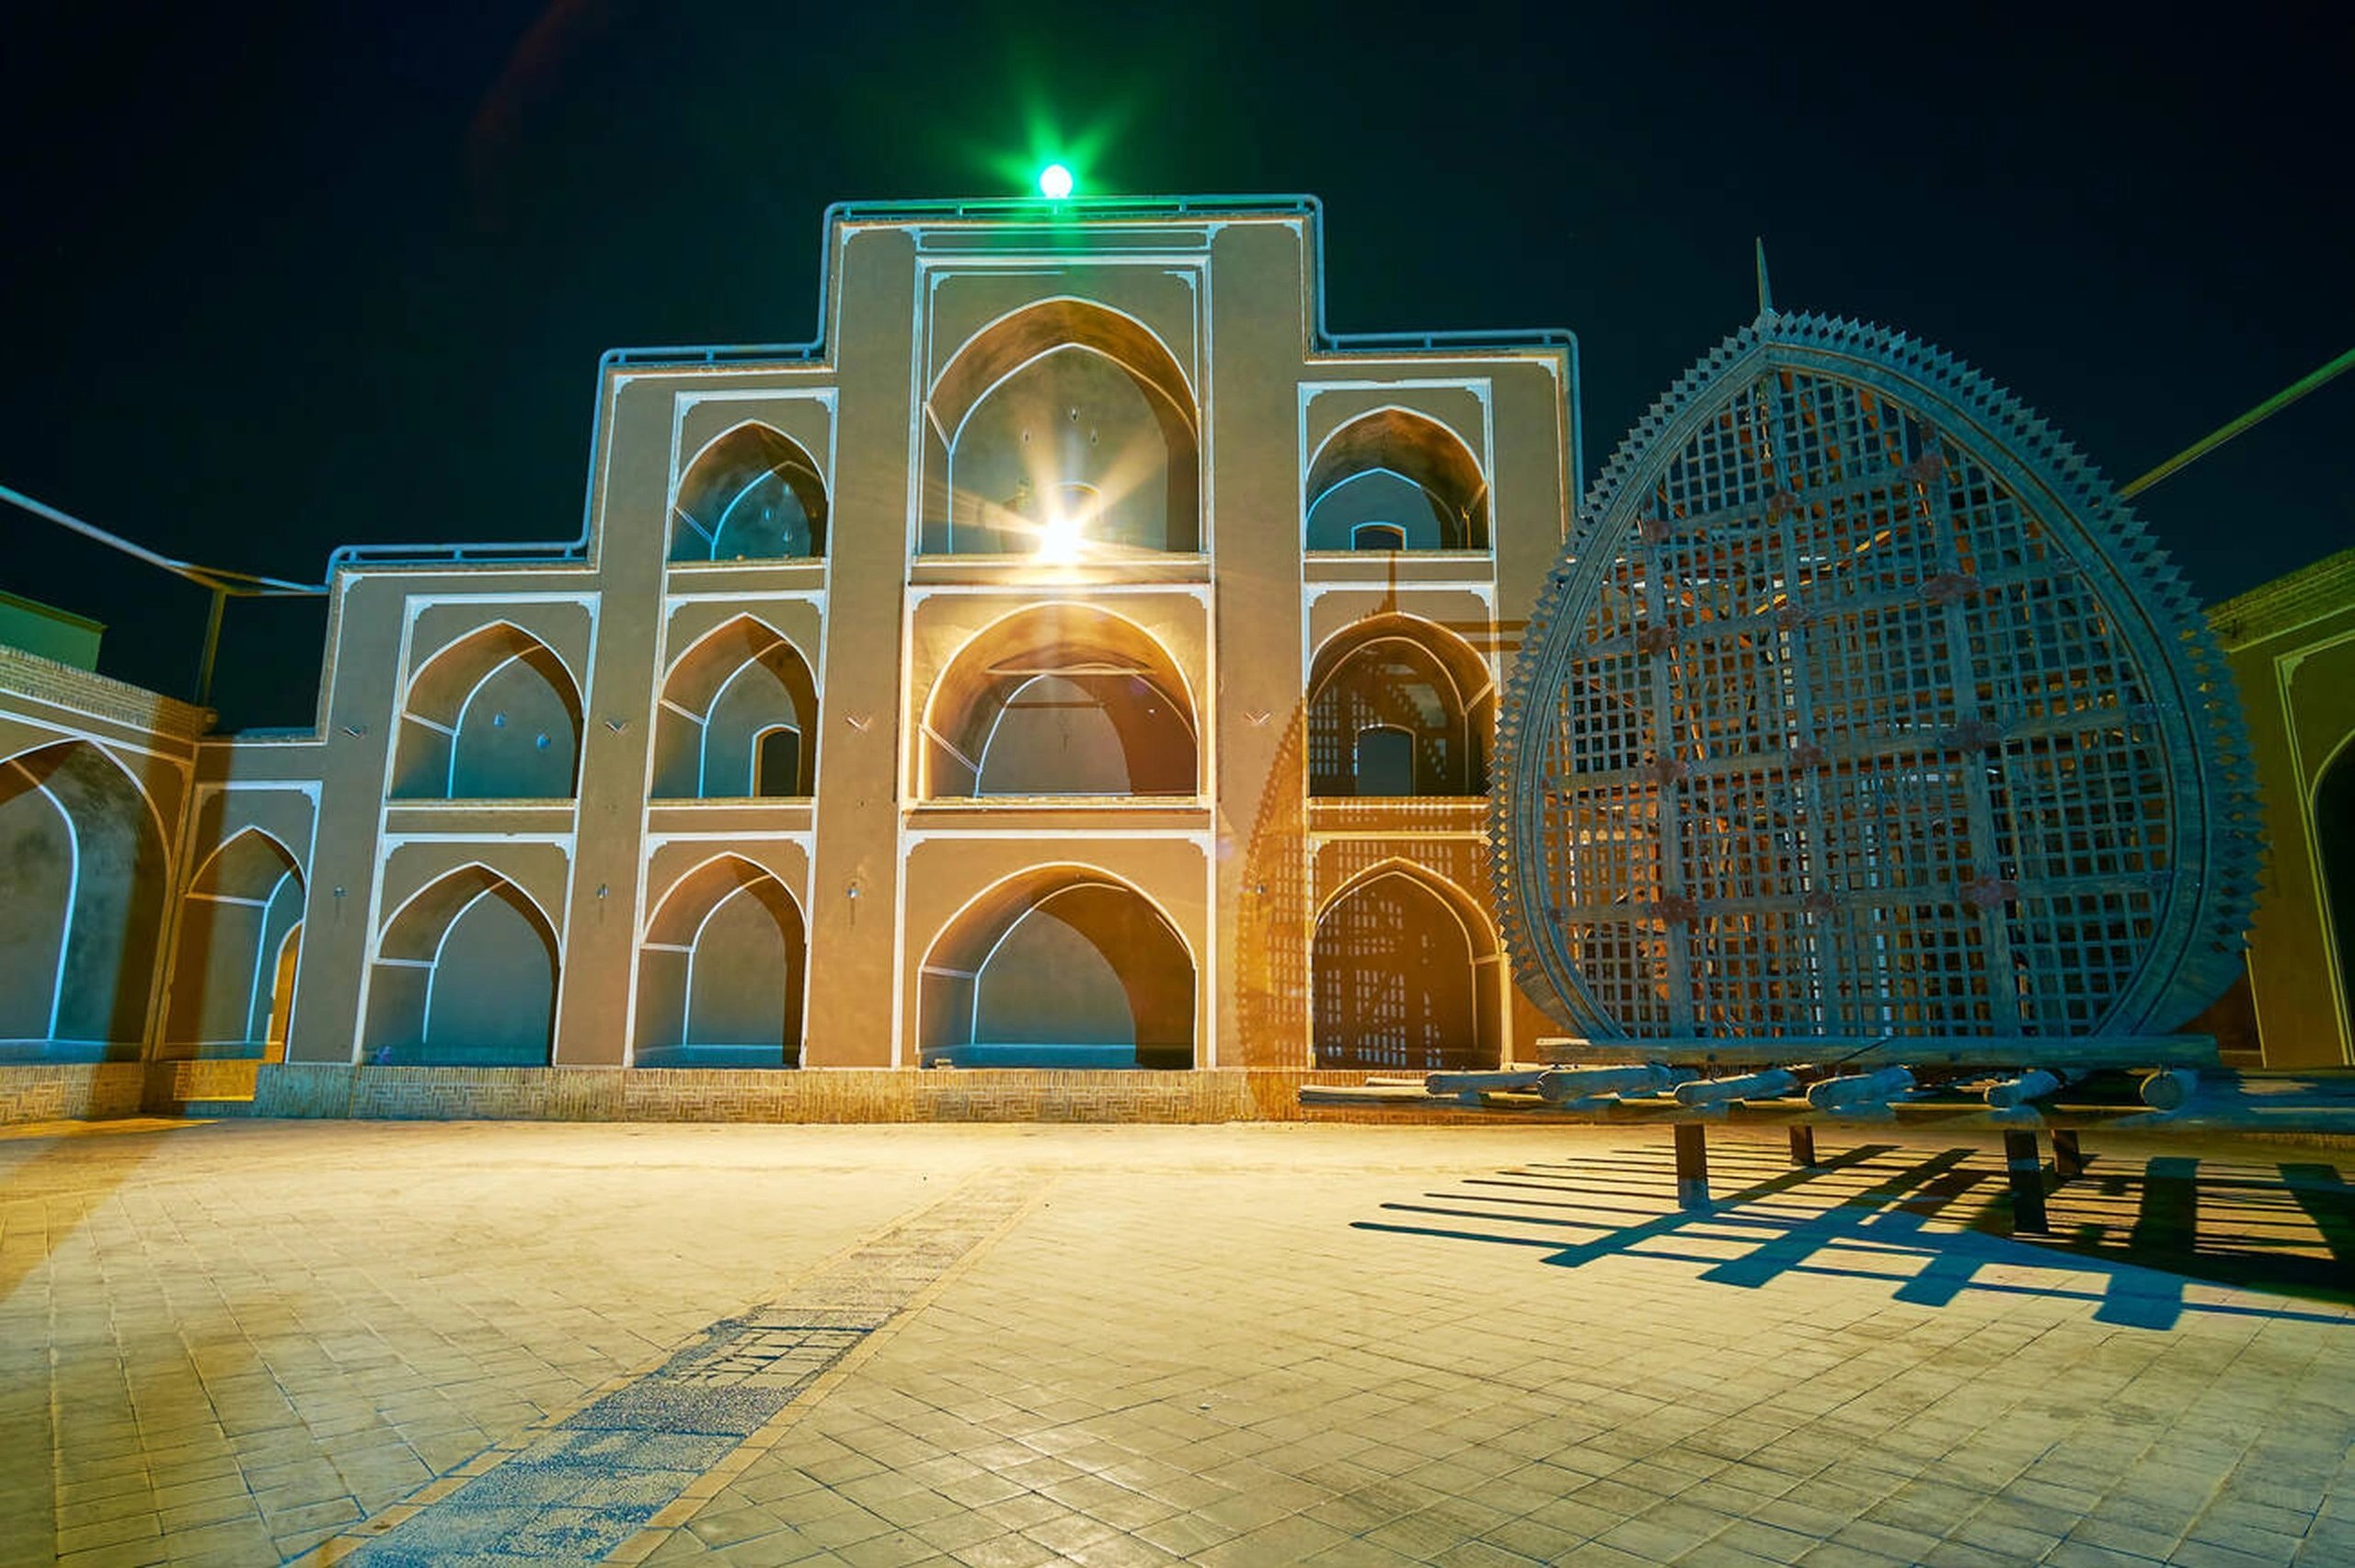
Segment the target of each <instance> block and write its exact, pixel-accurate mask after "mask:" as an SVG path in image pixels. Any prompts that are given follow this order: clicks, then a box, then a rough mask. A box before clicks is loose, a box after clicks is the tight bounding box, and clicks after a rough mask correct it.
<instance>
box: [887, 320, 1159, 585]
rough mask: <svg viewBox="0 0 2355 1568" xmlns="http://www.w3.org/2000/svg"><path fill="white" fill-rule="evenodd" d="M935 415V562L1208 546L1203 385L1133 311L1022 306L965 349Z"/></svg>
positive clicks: (930, 504) (928, 530)
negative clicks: (1199, 392)
mask: <svg viewBox="0 0 2355 1568" xmlns="http://www.w3.org/2000/svg"><path fill="white" fill-rule="evenodd" d="M925 414H926V417H927V418H926V429H927V435H928V437H929V441H930V449H931V450H930V458H929V464H928V467H929V471H930V473H931V474H933V475H936V477H935V478H934V479H933V480H932V481H931V482H929V483H928V485H927V489H926V500H925V530H924V538H923V540H922V541H921V544H920V548H922V549H923V550H925V551H926V552H928V553H947V554H952V555H1046V556H1049V557H1050V558H1054V559H1065V560H1069V559H1078V558H1082V557H1085V556H1102V555H1114V556H1118V555H1137V554H1143V553H1160V552H1165V551H1172V552H1191V551H1195V550H1198V549H1200V547H1201V522H1200V438H1199V435H1198V431H1199V429H1200V415H1199V412H1198V410H1197V407H1196V403H1195V398H1194V395H1193V390H1192V388H1191V386H1190V385H1189V383H1188V381H1187V378H1186V374H1185V372H1184V371H1183V370H1181V369H1180V368H1179V366H1178V364H1177V360H1176V359H1175V358H1174V357H1173V356H1172V355H1171V354H1170V352H1169V349H1168V348H1167V347H1166V345H1164V344H1163V342H1162V341H1161V339H1160V338H1158V337H1156V336H1155V334H1154V333H1153V332H1152V331H1151V330H1150V329H1149V328H1147V327H1146V326H1144V325H1143V323H1142V322H1140V321H1138V320H1137V319H1136V318H1134V317H1133V316H1130V315H1123V314H1122V313H1120V312H1119V311H1114V310H1109V309H1107V308H1106V307H1104V306H1102V305H1099V304H1096V303H1091V302H1089V301H1086V300H1077V299H1056V300H1045V301H1041V302H1040V303H1036V304H1033V305H1029V306H1027V307H1025V308H1024V309H1021V310H1018V311H1016V312H1014V313H1013V314H1012V315H1006V316H1004V317H1002V318H1000V319H999V320H998V321H996V322H994V323H992V324H991V325H990V326H986V327H984V328H983V329H982V331H980V332H979V333H977V334H975V335H974V337H973V338H971V339H970V340H969V341H968V342H966V343H965V344H964V346H963V347H961V348H960V349H958V351H957V352H956V354H955V355H954V356H952V357H951V359H950V360H949V361H948V364H947V366H945V367H944V368H943V369H942V371H941V372H940V375H939V377H938V378H937V379H936V381H935V382H934V383H933V387H932V391H931V394H930V395H929V396H928V397H927V398H926V399H925Z"/></svg>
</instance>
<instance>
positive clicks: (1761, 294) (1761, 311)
mask: <svg viewBox="0 0 2355 1568" xmlns="http://www.w3.org/2000/svg"><path fill="white" fill-rule="evenodd" d="M1774 314H1775V290H1774V286H1773V285H1772V284H1770V283H1769V282H1767V280H1766V239H1765V236H1764V235H1760V236H1759V238H1758V315H1759V319H1760V320H1762V321H1763V320H1764V319H1765V318H1766V317H1767V316H1770V315H1774Z"/></svg>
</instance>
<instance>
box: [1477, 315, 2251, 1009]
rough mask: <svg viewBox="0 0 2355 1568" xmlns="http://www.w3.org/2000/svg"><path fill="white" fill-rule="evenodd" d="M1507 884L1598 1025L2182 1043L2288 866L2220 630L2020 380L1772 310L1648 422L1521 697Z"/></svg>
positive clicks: (1556, 593)
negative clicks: (2275, 878) (2007, 381)
mask: <svg viewBox="0 0 2355 1568" xmlns="http://www.w3.org/2000/svg"><path fill="white" fill-rule="evenodd" d="M1498 761H1499V767H1498V770H1497V772H1498V778H1499V792H1498V807H1497V814H1496V829H1497V838H1498V842H1499V860H1498V869H1499V876H1498V888H1499V904H1500V907H1501V910H1502V912H1503V914H1504V918H1505V922H1506V928H1507V932H1508V936H1509V939H1510V942H1511V948H1512V951H1513V956H1514V960H1515V964H1516V968H1517V971H1518V974H1519V977H1520V979H1521V980H1522V984H1523V985H1524V987H1526V988H1527V989H1528V990H1530V992H1531V993H1532V994H1533V995H1534V996H1535V997H1536V998H1538V999H1539V1000H1540V1001H1541V1002H1543V1003H1544V1004H1545V1005H1546V1006H1547V1007H1548V1009H1549V1011H1552V1012H1553V1013H1555V1015H1556V1016H1557V1019H1559V1021H1560V1022H1561V1023H1562V1024H1564V1025H1565V1026H1567V1027H1568V1028H1571V1029H1573V1030H1576V1031H1578V1032H1580V1033H1584V1034H1590V1035H1617V1034H1631V1035H1637V1036H1671V1037H1681V1036H1757V1035H1769V1036H1772V1035H1792V1036H1809V1035H1831V1036H1854V1035H1873V1036H1877V1035H1881V1034H1893V1035H1898V1036H1911V1035H1924V1036H2010V1037H2025V1038H2028V1039H2032V1040H2034V1039H2051V1040H2054V1041H2059V1040H2061V1039H2064V1038H2066V1037H2068V1036H2084V1035H2091V1034H2119V1033H2133V1032H2138V1031H2148V1030H2153V1029H2164V1028H2168V1027H2172V1026H2174V1025H2176V1024H2179V1023H2180V1022H2181V1021H2182V1020H2183V1019H2184V1018H2185V1017H2187V1016H2188V1014H2189V1013H2193V1012H2195V1011H2197V1009H2198V1008H2199V1007H2200V1005H2202V1004H2204V1003H2205V1002H2206V1001H2209V1000H2211V999H2212V997H2213V996H2214V995H2216V994H2217V993H2218V992H2220V991H2221V990H2223V986H2224V985H2225V984H2227V983H2229V980H2230V979H2231V976H2232V974H2233V973H2234V970H2235V968H2236V967H2237V960H2238V952H2239V946H2240V936H2241V931H2242V929H2243V927H2244V926H2245V925H2246V919H2247V914H2248V911H2249V909H2250V907H2251V903H2252V900H2253V896H2254V889H2255V881H2256V863H2257V850H2256V834H2255V807H2254V804H2253V799H2252V796H2251V792H2250V786H2249V776H2250V775H2249V768H2248V760H2247V749H2246V738H2245V736H2244V734H2243V731H2242V728H2241V724H2240V718H2239V714H2238V710H2237V705H2236V703H2235V701H2234V696H2233V692H2232V690H2231V686H2230V681H2229V679H2228V677H2227V676H2226V675H2225V673H2224V670H2223V659H2222V657H2221V654H2220V653H2219V651H2218V650H2217V648H2216V647H2215V645H2214V643H2213V640H2212V639H2211V637H2210V635H2209V634H2208V632H2207V629H2206V625H2205V623H2204V622H2203V621H2202V619H2201V618H2200V614H2199V612H2198V609H2197V607H2196V605H2195V604H2194V603H2193V602H2192V601H2191V598H2190V596H2189V594H2188V592H2187V591H2185V589H2184V588H2183V586H2182V584H2181V582H2180V580H2179V579H2178V578H2177V577H2176V576H2175V574H2174V572H2173V570H2172V568H2171V567H2167V566H2166V565H2165V562H2164V561H2163V560H2162V559H2161V558H2160V557H2159V555H2158V552H2157V550H2156V548H2155V546H2154V544H2152V543H2151V542H2150V540H2149V539H2148V537H2147V536H2146V535H2145V534H2144V533H2143V532H2142V528H2141V526H2140V524H2139V523H2137V522H2136V521H2134V519H2133V518H2132V516H2131V513H2129V512H2128V511H2127V510H2126V509H2124V507H2123V506H2122V505H2121V504H2120V503H2119V502H2118V501H2117V499H2116V498H2115V497H2114V496H2113V495H2112V494H2111V492H2110V491H2109V489H2108V486H2106V485H2105V484H2104V483H2103V482H2102V481H2101V479H2100V477H2099V476H2098V475H2097V474H2096V473H2095V472H2094V471H2093V470H2092V469H2091V468H2090V467H2089V466H2088V465H2087V464H2085V462H2084V461H2083V460H2082V459H2081V458H2079V457H2078V456H2077V454H2076V453H2075V452H2074V451H2073V450H2072V449H2070V448H2069V447H2068V446H2067V445H2066V444H2065V443H2063V442H2062V441H2059V440H2058V439H2057V438H2055V437H2054V436H2053V435H2052V434H2051V431H2050V430H2049V429H2047V428H2046V427H2045V426H2044V425H2043V424H2042V423H2041V421H2039V420H2036V419H2034V418H2032V417H2030V416H2029V415H2028V413H2027V412H2026V410H2024V409H2022V408H2021V407H2020V406H2018V405H2017V404H2016V402H2014V401H2013V400H2012V399H2011V398H2010V397H2009V396H2008V395H2005V394H2004V393H2002V392H2000V391H1999V390H1997V389H1995V388H1993V386H1991V385H1990V384H1989V383H1986V382H1984V381H1983V380H1982V379H1981V378H1979V377H1978V376H1977V375H1975V374H1973V373H1972V372H1970V371H1969V370H1967V369H1965V368H1963V367H1961V366H1959V365H1957V364H1955V363H1954V362H1953V361H1950V360H1948V359H1947V358H1946V357H1945V356H1943V355H1939V354H1936V353H1935V352H1934V351H1933V350H1930V349H1926V348H1925V347H1924V346H1923V345H1921V344H1918V343H1915V342H1913V341H1912V340H1910V339H1907V338H1902V337H1901V336H1898V335H1896V334H1892V333H1889V332H1886V331H1883V330H1881V329H1878V328H1873V327H1867V326H1859V325H1856V324H1854V323H1846V322H1836V321H1829V320H1825V319H1822V318H1820V317H1811V316H1808V317H1793V316H1781V315H1775V314H1773V313H1771V312H1770V313H1768V314H1766V315H1762V316H1761V318H1760V320H1759V321H1758V322H1757V323H1756V324H1754V325H1753V326H1752V327H1751V328H1749V329H1748V330H1746V331H1744V332H1742V333H1740V334H1738V335H1737V336H1736V337H1734V338H1730V339H1729V340H1728V341H1727V342H1726V343H1725V344H1724V345H1722V346H1721V347H1720V348H1719V349H1717V351H1716V352H1715V353H1714V354H1712V355H1711V356H1710V357H1709V358H1708V359H1707V360H1706V361H1703V363H1702V364H1701V365H1699V366H1697V367H1695V369H1694V371H1693V372H1690V373H1688V374H1687V376H1686V377H1685V378H1684V379H1683V381H1681V382H1680V383H1678V384H1677V386H1676V387H1675V388H1673V389H1672V390H1671V393H1670V394H1669V395H1668V396H1667V397H1665V398H1663V399H1662V400H1661V402H1660V404H1659V405H1658V406H1655V407H1654V409H1653V410H1652V412H1651V414H1650V415H1649V416H1648V418H1646V420H1645V421H1644V422H1643V424H1641V425H1640V426H1638V427H1637V429H1636V430H1635V431H1634V432H1632V433H1631V434H1630V436H1629V438H1628V440H1627V441H1626V443H1625V444H1624V445H1623V446H1622V448H1621V450H1620V452H1618V454H1617V456H1616V457H1614V460H1613V462H1612V464H1611V465H1610V467H1609V468H1608V469H1607V470H1606V472H1605V474H1604V475H1603V478H1602V479H1601V480H1600V481H1599V482H1598V484H1597V485H1596V486H1595V489H1594V491H1593V492H1592V493H1591V495H1590V497H1589V498H1588V501H1587V504H1586V505H1585V507H1584V508H1583V509H1581V514H1580V521H1579V526H1578V528H1577V529H1576V530H1575V531H1574V532H1573V535H1572V538H1571V540H1570V543H1569V546H1568V551H1567V552H1566V554H1565V555H1564V557H1563V560H1562V563H1561V565H1560V566H1559V567H1557V570H1556V571H1555V573H1554V574H1553V576H1552V577H1551V578H1549V581H1548V584H1547V587H1546V589H1545V593H1544V594H1543V596H1542V597H1541V600H1540V602H1539V604H1538V606H1537V609H1536V612H1535V614H1534V618H1533V620H1532V623H1531V626H1530V632H1529V635H1528V636H1527V637H1526V638H1525V639H1524V641H1523V644H1522V655H1521V658H1520V659H1519V661H1518V663H1517V665H1516V667H1515V670H1514V674H1513V678H1512V681H1511V686H1510V688H1509V690H1508V693H1507V701H1506V704H1505V711H1504V713H1503V715H1501V718H1500V722H1499V754H1498Z"/></svg>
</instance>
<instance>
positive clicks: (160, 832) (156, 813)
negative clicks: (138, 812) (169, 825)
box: [0, 735, 172, 867]
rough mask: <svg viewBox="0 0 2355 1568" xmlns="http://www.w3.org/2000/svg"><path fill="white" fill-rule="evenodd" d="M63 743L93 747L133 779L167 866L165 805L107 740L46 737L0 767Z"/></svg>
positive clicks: (28, 775)
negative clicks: (157, 801) (150, 793)
mask: <svg viewBox="0 0 2355 1568" xmlns="http://www.w3.org/2000/svg"><path fill="white" fill-rule="evenodd" d="M63 746H86V747H88V748H89V749H90V750H93V751H95V752H97V753H98V755H99V756H101V757H103V758H105V759H106V760H107V761H109V762H111V763H112V764H114V771H115V772H116V773H121V775H122V776H123V777H124V778H125V779H128V780H129V781H130V782H131V787H132V791H133V792H134V793H135V794H136V795H138V796H139V803H140V804H141V805H142V806H144V807H146V808H147V820H148V821H149V822H150V823H152V824H153V825H154V826H155V841H156V843H157V844H159V845H161V846H163V847H164V850H165V855H164V859H165V864H166V865H167V867H168V866H169V864H170V862H171V853H170V845H171V841H172V836H171V835H170V834H169V833H167V832H166V831H165V830H164V808H163V807H160V806H158V805H156V804H155V797H154V796H153V795H149V794H148V793H147V786H146V785H145V784H142V783H141V782H140V780H139V775H138V774H137V773H132V771H131V765H130V764H129V763H127V762H125V761H123V760H122V759H121V758H120V757H118V756H116V755H115V754H114V753H113V752H112V751H111V750H108V749H107V746H106V745H105V743H104V742H102V741H99V740H97V739H94V738H91V737H89V736H86V735H61V736H59V737H58V738H56V739H54V740H43V741H41V742H40V743H39V744H37V745H32V746H27V747H25V748H23V749H22V750H17V751H13V752H11V753H9V754H8V755H7V756H6V757H0V768H5V767H7V766H9V765H10V764H12V763H16V762H20V761H24V760H25V759H26V758H27V757H29V756H31V755H33V754H34V753H35V752H37V751H46V750H50V749H51V748H52V747H63ZM25 777H26V778H27V779H30V778H31V777H32V774H31V773H26V775H25ZM35 787H37V788H38V787H40V786H38V785H36V786H35ZM43 793H44V794H46V793H47V792H46V791H45V790H44V791H43ZM50 798H52V800H54V799H56V797H55V796H54V795H52V796H51V797H50ZM64 808H65V807H64V803H63V801H59V802H58V809H59V810H61V811H63V810H64Z"/></svg>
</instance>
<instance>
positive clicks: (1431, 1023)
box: [1309, 869, 1501, 1072]
mask: <svg viewBox="0 0 2355 1568" xmlns="http://www.w3.org/2000/svg"><path fill="white" fill-rule="evenodd" d="M1492 954H1493V944H1490V943H1488V941H1487V933H1486V929H1485V925H1484V924H1476V923H1475V921H1474V920H1473V919H1470V918H1467V912H1466V911H1465V910H1461V909H1459V908H1458V907H1457V905H1456V902H1455V901H1454V900H1453V899H1452V898H1450V897H1448V896H1446V895H1444V894H1442V892H1441V891H1440V890H1438V889H1437V888H1435V887H1432V886H1431V885H1430V883H1428V882H1427V881H1425V880H1424V879H1423V878H1422V877H1421V876H1417V875H1415V874H1413V873H1411V872H1408V871H1407V870H1404V869H1395V870H1386V871H1383V872H1379V873H1376V874H1374V875H1373V876H1367V877H1365V878H1363V879H1361V881H1359V882H1357V883H1355V884H1354V885H1352V886H1351V887H1348V888H1346V889H1345V890H1343V892H1342V893H1341V894H1340V895H1339V896H1338V898H1335V899H1334V900H1333V901H1332V902H1331V903H1329V904H1327V906H1326V908H1325V912H1324V913H1323V914H1322V915H1321V916H1319V917H1318V919H1317V921H1316V935H1315V944H1314V947H1313V949H1312V951H1311V953H1310V956H1309V974H1310V988H1311V994H1312V995H1313V997H1314V999H1315V1064H1316V1066H1318V1067H1320V1068H1337V1069H1347V1070H1367V1071H1377V1072H1380V1071H1389V1072H1441V1071H1460V1070H1473V1069H1478V1068H1485V1067H1495V1066H1497V1065H1498V1062H1499V1056H1500V1054H1501V1051H1500V1044H1499V1040H1498V1037H1497V1036H1498V1030H1497V1026H1496V1021H1497V1013H1498V1003H1497V1001H1496V999H1495V998H1494V997H1493V996H1491V995H1488V994H1485V992H1484V988H1487V989H1488V990H1493V979H1492V969H1491V966H1489V965H1484V964H1482V963H1481V962H1480V960H1481V959H1482V958H1483V957H1484V956H1492Z"/></svg>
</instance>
